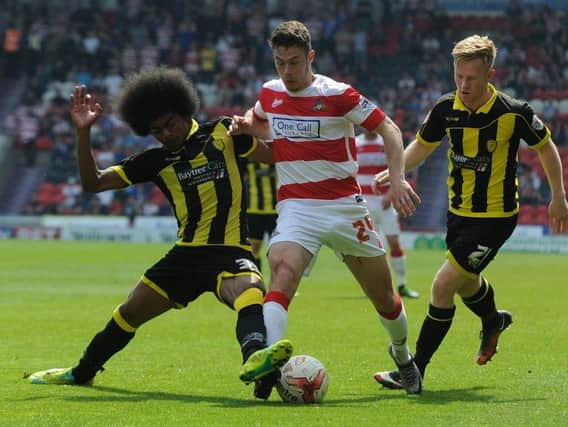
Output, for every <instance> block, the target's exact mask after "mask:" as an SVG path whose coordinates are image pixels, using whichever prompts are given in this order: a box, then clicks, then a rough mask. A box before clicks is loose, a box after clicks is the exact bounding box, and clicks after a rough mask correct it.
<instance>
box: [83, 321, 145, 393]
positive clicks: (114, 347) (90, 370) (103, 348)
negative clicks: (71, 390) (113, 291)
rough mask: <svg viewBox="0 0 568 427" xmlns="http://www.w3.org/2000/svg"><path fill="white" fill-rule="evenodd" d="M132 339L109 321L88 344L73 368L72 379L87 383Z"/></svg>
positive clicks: (128, 333) (131, 334)
mask: <svg viewBox="0 0 568 427" xmlns="http://www.w3.org/2000/svg"><path fill="white" fill-rule="evenodd" d="M133 337H134V332H126V331H125V330H124V329H122V328H121V327H120V326H118V324H117V323H116V321H115V320H114V318H113V319H111V320H110V321H109V322H108V323H107V325H106V327H105V328H104V329H103V330H102V331H100V332H99V333H98V334H97V335H95V337H94V338H93V339H92V341H91V342H90V343H89V345H88V346H87V348H86V349H85V352H84V353H83V357H82V358H81V360H80V361H79V364H78V365H77V366H76V367H74V368H73V371H72V373H73V377H74V378H75V381H76V382H77V383H78V384H83V383H86V382H88V381H89V380H90V379H91V378H93V377H94V376H95V375H96V373H97V372H98V371H100V370H101V369H102V367H103V365H104V364H105V363H106V361H107V360H109V359H110V358H111V357H112V356H113V355H114V354H115V353H118V352H119V351H120V350H122V349H123V348H124V347H126V345H127V344H128V343H129V342H130V340H131V339H132V338H133Z"/></svg>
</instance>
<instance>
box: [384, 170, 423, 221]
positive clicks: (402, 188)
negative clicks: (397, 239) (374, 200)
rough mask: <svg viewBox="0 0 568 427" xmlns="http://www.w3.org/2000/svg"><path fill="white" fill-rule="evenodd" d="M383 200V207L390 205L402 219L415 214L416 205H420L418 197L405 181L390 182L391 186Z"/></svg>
mask: <svg viewBox="0 0 568 427" xmlns="http://www.w3.org/2000/svg"><path fill="white" fill-rule="evenodd" d="M384 199H385V200H384V202H383V205H384V204H387V205H388V204H389V203H392V206H393V207H394V208H395V209H396V211H397V212H398V214H399V215H400V216H402V217H407V216H410V215H412V214H413V213H414V212H416V205H417V204H418V203H421V200H420V197H419V196H418V194H416V192H415V191H414V190H413V189H412V187H411V186H410V184H409V183H408V181H406V179H397V180H394V181H391V186H390V188H389V191H388V193H387V194H386V195H385V197H384Z"/></svg>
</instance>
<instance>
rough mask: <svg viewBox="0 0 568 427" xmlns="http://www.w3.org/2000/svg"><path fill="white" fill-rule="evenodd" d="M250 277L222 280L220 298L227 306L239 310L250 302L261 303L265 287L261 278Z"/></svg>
mask: <svg viewBox="0 0 568 427" xmlns="http://www.w3.org/2000/svg"><path fill="white" fill-rule="evenodd" d="M251 279H252V278H250V277H247V278H245V277H241V278H235V279H233V280H229V281H224V282H223V284H222V285H221V298H222V300H223V301H224V302H225V303H226V304H227V305H229V306H232V307H234V308H235V310H237V311H239V310H241V309H242V308H244V307H247V306H249V305H252V304H262V302H263V298H264V295H265V294H266V288H265V286H264V283H263V282H262V281H261V280H255V279H252V280H251Z"/></svg>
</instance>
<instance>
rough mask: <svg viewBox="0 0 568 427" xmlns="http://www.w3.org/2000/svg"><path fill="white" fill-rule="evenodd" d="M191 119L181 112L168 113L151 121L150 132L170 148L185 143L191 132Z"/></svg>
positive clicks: (176, 147) (175, 147) (172, 148)
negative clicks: (183, 115)
mask: <svg viewBox="0 0 568 427" xmlns="http://www.w3.org/2000/svg"><path fill="white" fill-rule="evenodd" d="M189 126H190V121H189V120H188V119H186V118H184V117H182V116H180V115H179V114H175V113H167V114H164V115H163V116H162V117H160V118H158V119H156V120H154V121H153V122H152V123H150V134H151V135H152V136H153V137H154V138H156V139H157V140H158V141H160V142H161V143H162V144H164V146H165V147H166V148H167V149H168V150H170V151H175V150H177V149H178V148H179V147H181V145H182V144H183V141H185V137H186V136H187V134H188V133H189Z"/></svg>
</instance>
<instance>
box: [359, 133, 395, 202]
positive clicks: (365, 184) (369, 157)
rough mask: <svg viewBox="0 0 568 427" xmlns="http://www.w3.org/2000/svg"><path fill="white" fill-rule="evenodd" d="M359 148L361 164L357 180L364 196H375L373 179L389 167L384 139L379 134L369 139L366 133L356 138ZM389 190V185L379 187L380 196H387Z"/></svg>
mask: <svg viewBox="0 0 568 427" xmlns="http://www.w3.org/2000/svg"><path fill="white" fill-rule="evenodd" d="M355 144H356V146H357V161H358V162H359V172H357V180H358V181H359V185H360V186H361V192H362V193H363V194H367V195H370V194H375V193H373V190H371V183H372V182H373V177H374V176H375V175H376V174H378V173H379V172H382V171H384V170H385V169H387V168H388V167H389V165H388V162H387V155H386V153H385V143H384V141H383V137H382V136H381V135H379V134H377V135H376V136H375V137H374V138H373V139H367V137H366V136H365V134H364V133H361V134H359V135H357V137H356V138H355ZM388 189H389V184H386V185H381V186H379V188H378V190H379V193H380V194H385V193H386V192H387V191H388Z"/></svg>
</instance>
